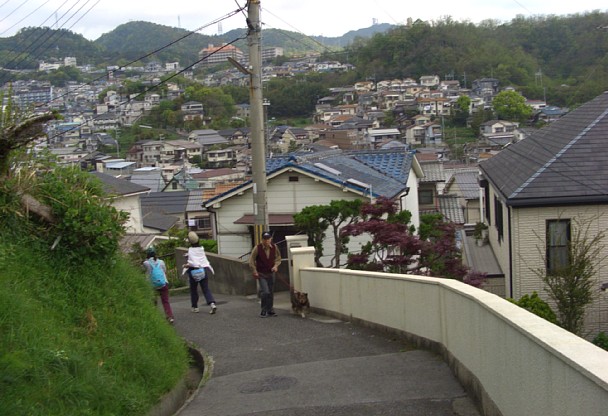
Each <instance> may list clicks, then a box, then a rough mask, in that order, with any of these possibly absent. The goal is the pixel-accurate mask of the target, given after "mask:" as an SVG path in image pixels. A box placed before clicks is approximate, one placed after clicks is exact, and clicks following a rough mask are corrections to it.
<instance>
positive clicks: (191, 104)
mask: <svg viewBox="0 0 608 416" xmlns="http://www.w3.org/2000/svg"><path fill="white" fill-rule="evenodd" d="M181 111H182V114H183V115H184V121H185V122H188V121H195V120H197V119H198V120H200V121H203V117H204V112H203V103H201V102H198V101H188V102H186V103H184V104H182V106H181Z"/></svg>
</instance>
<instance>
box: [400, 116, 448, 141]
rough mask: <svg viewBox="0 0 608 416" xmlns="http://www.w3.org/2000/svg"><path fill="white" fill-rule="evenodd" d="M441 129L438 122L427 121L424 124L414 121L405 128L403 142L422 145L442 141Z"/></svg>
mask: <svg viewBox="0 0 608 416" xmlns="http://www.w3.org/2000/svg"><path fill="white" fill-rule="evenodd" d="M442 135H443V133H442V130H441V125H440V124H439V123H436V122H433V121H429V122H426V123H424V124H419V123H418V122H416V123H415V124H413V125H411V126H407V127H406V128H405V142H406V143H407V144H409V145H424V146H429V145H433V144H440V143H442V141H443V140H442Z"/></svg>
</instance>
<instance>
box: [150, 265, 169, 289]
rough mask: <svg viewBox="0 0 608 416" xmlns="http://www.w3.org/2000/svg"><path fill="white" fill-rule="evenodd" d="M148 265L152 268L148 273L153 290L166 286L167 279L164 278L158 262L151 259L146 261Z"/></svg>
mask: <svg viewBox="0 0 608 416" xmlns="http://www.w3.org/2000/svg"><path fill="white" fill-rule="evenodd" d="M148 264H150V267H151V268H152V270H151V272H150V281H151V282H152V286H154V288H155V289H160V288H161V287H163V286H164V285H166V284H167V279H166V277H165V272H163V269H161V267H160V262H159V261H158V260H156V261H154V260H152V259H150V260H148Z"/></svg>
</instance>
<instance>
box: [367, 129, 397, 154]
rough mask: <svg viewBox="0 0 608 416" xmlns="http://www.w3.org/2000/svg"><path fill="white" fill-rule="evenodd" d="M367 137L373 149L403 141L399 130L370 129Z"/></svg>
mask: <svg viewBox="0 0 608 416" xmlns="http://www.w3.org/2000/svg"><path fill="white" fill-rule="evenodd" d="M367 137H368V140H369V142H370V143H371V145H372V148H373V149H377V148H379V147H380V146H381V145H382V144H384V143H386V142H388V141H391V140H401V132H400V131H399V130H398V129H369V130H368V132H367Z"/></svg>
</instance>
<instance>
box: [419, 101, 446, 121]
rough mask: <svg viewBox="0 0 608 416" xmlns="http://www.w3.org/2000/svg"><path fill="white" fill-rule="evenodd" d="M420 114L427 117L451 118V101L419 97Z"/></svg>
mask: <svg viewBox="0 0 608 416" xmlns="http://www.w3.org/2000/svg"><path fill="white" fill-rule="evenodd" d="M416 104H417V106H418V112H419V113H420V114H424V115H426V116H434V117H441V116H449V115H450V109H451V104H450V100H448V99H447V98H443V97H428V98H424V97H418V98H417V99H416Z"/></svg>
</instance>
